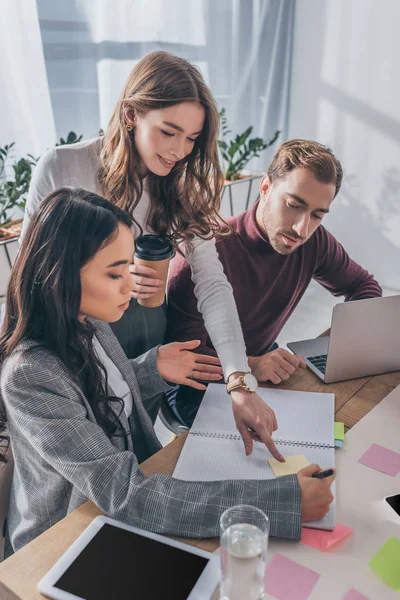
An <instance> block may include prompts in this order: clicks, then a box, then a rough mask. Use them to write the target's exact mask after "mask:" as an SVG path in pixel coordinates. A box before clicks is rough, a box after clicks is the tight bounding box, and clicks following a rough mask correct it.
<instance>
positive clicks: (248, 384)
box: [226, 372, 258, 394]
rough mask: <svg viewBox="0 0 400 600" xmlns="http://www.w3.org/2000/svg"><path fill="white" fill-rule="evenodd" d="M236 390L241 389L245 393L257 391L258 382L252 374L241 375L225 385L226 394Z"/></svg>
mask: <svg viewBox="0 0 400 600" xmlns="http://www.w3.org/2000/svg"><path fill="white" fill-rule="evenodd" d="M237 388H242V389H244V390H245V391H246V392H255V391H256V390H257V389H258V381H257V379H256V378H255V377H254V375H253V374H252V373H250V372H248V373H243V375H240V376H239V377H237V378H236V379H234V380H233V381H230V382H229V383H227V384H226V391H227V392H228V394H230V393H231V392H232V391H233V390H236V389H237Z"/></svg>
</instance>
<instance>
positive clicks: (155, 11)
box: [37, 0, 294, 170]
mask: <svg viewBox="0 0 400 600" xmlns="http://www.w3.org/2000/svg"><path fill="white" fill-rule="evenodd" d="M37 4H38V10H39V18H40V26H41V31H42V38H43V44H44V54H45V59H46V67H47V73H48V78H49V84H50V94H51V98H52V105H53V110H54V115H55V122H56V128H57V134H58V135H59V136H61V135H62V136H64V135H65V134H66V133H67V132H68V131H69V130H73V131H75V132H76V133H79V134H83V136H84V137H89V136H92V135H95V134H96V133H97V131H98V130H99V128H100V127H101V128H103V129H104V128H106V127H107V123H108V120H109V118H110V115H111V111H112V109H113V107H114V105H115V103H116V100H117V98H118V96H119V93H120V91H121V89H122V86H123V83H124V81H125V79H126V77H127V75H128V74H129V72H130V70H131V69H132V67H133V66H134V65H135V64H136V63H137V62H138V61H139V60H140V59H141V58H142V57H143V56H144V55H145V54H147V53H148V52H151V51H152V50H158V49H162V50H168V51H170V52H173V53H175V54H178V55H180V56H183V57H184V58H187V59H189V60H191V61H192V62H194V63H196V64H197V65H198V66H199V68H200V69H201V71H202V73H203V75H204V77H205V79H206V81H207V83H208V84H209V86H210V87H211V90H212V92H213V94H214V96H215V98H216V100H217V102H218V105H219V107H220V108H222V107H225V109H226V113H227V117H228V121H229V125H230V128H231V130H232V132H233V134H236V133H240V132H242V131H244V129H246V128H247V127H248V126H249V125H253V127H254V135H255V136H260V137H263V138H265V139H270V138H271V137H272V135H273V133H274V132H275V130H276V129H280V130H281V132H282V133H281V135H280V138H279V141H283V140H284V139H285V138H286V135H287V113H288V93H289V78H290V62H291V44H292V29H293V17H294V0H279V1H277V0H218V1H217V2H213V1H211V0H129V1H128V0H113V2H109V1H108V0H98V1H97V2H92V0H59V1H58V2H56V3H55V2H53V0H37ZM275 147H276V145H275ZM272 152H273V149H271V150H269V151H268V150H267V151H265V152H264V154H263V155H262V156H261V157H260V158H259V159H255V160H254V161H253V162H252V164H250V165H249V168H251V169H253V170H263V169H264V168H265V166H266V164H267V163H268V160H269V158H270V155H271V153H272Z"/></svg>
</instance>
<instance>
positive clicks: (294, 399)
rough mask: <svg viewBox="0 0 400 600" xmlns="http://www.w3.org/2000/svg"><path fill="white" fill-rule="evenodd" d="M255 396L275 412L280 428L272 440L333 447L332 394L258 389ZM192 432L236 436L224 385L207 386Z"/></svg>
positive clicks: (230, 406)
mask: <svg viewBox="0 0 400 600" xmlns="http://www.w3.org/2000/svg"><path fill="white" fill-rule="evenodd" d="M257 393H258V394H259V396H261V398H263V400H265V402H266V403H267V404H268V405H269V406H270V407H271V408H272V409H273V410H274V412H275V414H276V417H277V421H278V427H279V429H278V430H277V431H275V433H274V440H275V441H276V442H277V441H278V440H293V441H298V442H313V443H314V444H328V445H332V446H333V445H334V443H333V440H334V420H335V419H334V414H335V396H334V394H320V393H315V392H295V391H292V390H271V389H266V388H259V389H258V390H257ZM191 431H192V432H208V433H231V434H236V435H239V432H238V431H237V429H236V425H235V420H234V418H233V412H232V401H231V397H230V395H229V394H228V393H227V392H226V389H225V386H223V385H218V384H215V383H214V384H212V383H211V384H210V385H209V386H208V388H207V391H206V393H205V395H204V398H203V400H202V403H201V405H200V408H199V411H198V413H197V416H196V418H195V420H194V423H193V425H192V428H191Z"/></svg>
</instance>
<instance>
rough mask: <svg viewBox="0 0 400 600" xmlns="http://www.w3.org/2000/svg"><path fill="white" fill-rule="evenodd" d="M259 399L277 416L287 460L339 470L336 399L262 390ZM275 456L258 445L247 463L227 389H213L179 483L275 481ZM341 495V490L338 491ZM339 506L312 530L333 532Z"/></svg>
mask: <svg viewBox="0 0 400 600" xmlns="http://www.w3.org/2000/svg"><path fill="white" fill-rule="evenodd" d="M258 394H259V395H260V396H261V397H262V398H263V400H265V402H267V403H268V405H269V406H270V407H271V408H272V409H273V410H274V411H275V414H276V417H277V421H278V426H279V429H278V430H277V431H276V432H275V433H274V436H273V437H274V441H275V444H276V446H277V448H278V449H279V451H280V452H281V454H283V456H289V455H293V454H304V455H305V456H306V458H307V459H308V460H309V462H310V463H318V464H319V465H320V466H321V468H322V469H327V468H329V467H332V466H335V440H334V414H335V396H334V394H326V393H315V392H296V391H291V390H274V389H265V388H260V389H259V390H258ZM271 457H272V456H271V454H270V452H269V451H268V450H267V448H266V447H265V445H264V444H261V443H255V444H254V450H253V453H252V454H251V456H249V457H246V455H245V453H244V446H243V441H242V438H241V436H240V434H239V432H238V430H237V429H236V425H235V421H234V418H233V413H232V402H231V398H230V396H229V394H227V392H226V390H225V386H223V385H218V384H210V385H209V386H208V388H207V392H206V394H205V395H204V398H203V401H202V403H201V405H200V408H199V411H198V413H197V416H196V418H195V420H194V423H193V425H192V428H191V430H190V432H189V435H188V437H187V439H186V441H185V445H184V447H183V449H182V452H181V454H180V457H179V459H178V462H177V464H176V467H175V471H174V475H173V476H174V477H175V478H177V479H182V480H184V481H217V480H221V479H274V478H275V475H274V473H273V471H272V469H271V467H270V466H269V464H268V462H267V460H268V458H271ZM332 492H333V494H334V495H335V484H333V486H332ZM335 525H336V510H335V502H333V503H332V505H331V510H330V512H329V513H328V514H327V515H326V517H325V518H324V519H322V520H321V521H316V522H313V523H309V524H308V526H309V527H317V528H319V529H333V528H334V527H335Z"/></svg>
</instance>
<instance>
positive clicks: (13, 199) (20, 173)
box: [0, 131, 83, 227]
mask: <svg viewBox="0 0 400 600" xmlns="http://www.w3.org/2000/svg"><path fill="white" fill-rule="evenodd" d="M82 137H83V136H82V135H80V136H79V137H78V136H77V135H76V133H75V132H74V131H70V132H69V133H68V135H67V137H66V139H64V138H60V142H59V143H58V144H56V146H64V145H66V144H75V143H76V142H80V141H81V139H82ZM14 150H15V142H12V143H11V144H7V145H5V146H4V147H0V227H3V226H4V225H7V224H8V223H9V222H10V219H11V215H12V213H13V211H14V210H15V209H16V208H19V209H21V210H22V211H23V210H24V209H25V205H26V200H27V196H28V191H29V185H30V183H31V177H32V169H33V167H34V166H35V165H36V163H37V162H38V160H39V157H37V158H35V157H34V156H32V155H31V154H28V155H27V157H26V158H20V159H19V160H18V161H16V162H14V163H13V164H10V162H11V160H12V155H13V151H14ZM10 173H11V176H10Z"/></svg>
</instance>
